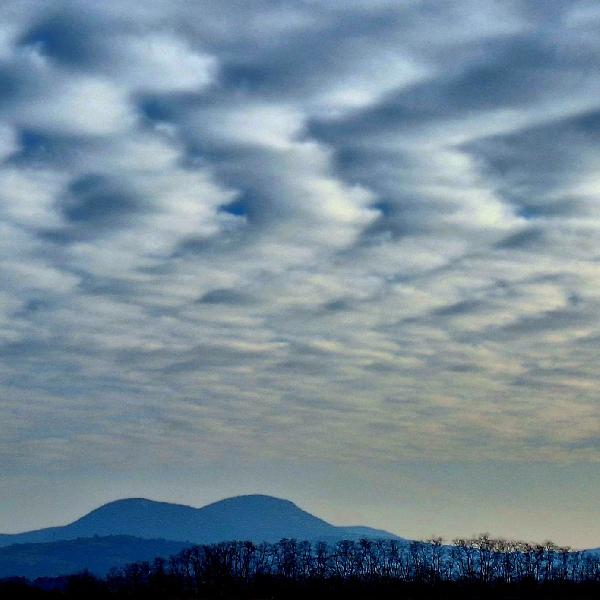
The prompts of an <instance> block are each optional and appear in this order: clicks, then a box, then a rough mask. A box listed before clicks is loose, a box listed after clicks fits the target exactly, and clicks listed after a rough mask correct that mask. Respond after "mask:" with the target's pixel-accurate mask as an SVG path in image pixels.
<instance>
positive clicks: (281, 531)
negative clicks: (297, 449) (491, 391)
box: [0, 495, 401, 547]
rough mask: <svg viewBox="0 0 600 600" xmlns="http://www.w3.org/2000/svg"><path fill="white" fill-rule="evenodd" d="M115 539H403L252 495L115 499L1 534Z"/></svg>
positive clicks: (39, 539) (18, 538) (23, 538)
mask: <svg viewBox="0 0 600 600" xmlns="http://www.w3.org/2000/svg"><path fill="white" fill-rule="evenodd" d="M116 535H125V536H133V537H137V538H142V539H157V538H162V539H165V540H171V541H177V542H189V543H192V544H207V543H215V542H222V541H229V540H252V541H255V542H262V541H271V542H273V541H278V540H280V539H281V538H284V537H287V538H297V539H306V540H324V541H335V540H339V539H344V538H345V539H359V538H362V537H368V538H373V539H375V538H395V539H401V538H398V537H397V536H395V535H393V534H391V533H388V532H386V531H381V530H378V529H371V528H369V527H338V526H335V525H332V524H330V523H327V522H326V521H324V520H323V519H319V518H318V517H315V516H314V515H311V514H310V513H308V512H306V511H304V510H302V509H301V508H299V507H298V506H296V505H295V504H294V503H293V502H290V501H289V500H282V499H279V498H273V497H272V496H264V495H249V496H237V497H234V498H227V499H225V500H221V501H219V502H215V503H213V504H209V505H207V506H204V507H202V508H193V507H191V506H185V505H181V504H171V503H167V502H155V501H153V500H147V499H145V498H129V499H125V500H117V501H115V502H110V503H108V504H105V505H103V506H101V507H99V508H97V509H96V510H93V511H92V512H90V513H88V514H87V515H85V516H83V517H81V518H80V519H78V520H76V521H74V522H73V523H70V524H68V525H64V526H61V527H49V528H46V529H38V530H36V531H28V532H24V533H17V534H4V535H0V547H1V546H8V545H12V544H24V543H43V542H55V541H63V540H74V539H77V538H89V537H93V536H116Z"/></svg>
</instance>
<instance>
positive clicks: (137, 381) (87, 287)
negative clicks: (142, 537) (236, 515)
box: [0, 0, 600, 546]
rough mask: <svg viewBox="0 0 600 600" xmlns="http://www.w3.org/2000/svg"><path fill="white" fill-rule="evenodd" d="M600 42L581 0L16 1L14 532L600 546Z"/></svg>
mask: <svg viewBox="0 0 600 600" xmlns="http://www.w3.org/2000/svg"><path fill="white" fill-rule="evenodd" d="M599 72H600V6H599V5H598V3H597V2H596V1H592V0H589V1H585V0H581V1H575V0H573V1H564V2H561V1H547V2H540V1H539V0H532V1H526V0H523V1H516V0H515V1H513V0H502V1H491V0H456V1H452V2H445V1H426V0H425V1H417V0H414V1H411V0H406V1H400V0H344V1H338V0H328V1H326V0H304V1H302V0H270V1H267V0H262V1H258V0H228V1H226V0H214V1H209V0H207V1H197V2H192V1H189V0H188V1H183V0H181V1H178V0H164V1H163V0H151V1H148V0H146V1H143V2H142V1H133V0H131V1H129V0H103V1H102V2H92V1H87V2H86V1H75V0H74V1H71V2H60V1H59V2H45V1H41V0H40V1H28V0H16V1H15V0H4V1H3V2H2V3H1V7H0V464H1V468H0V490H1V492H0V494H1V497H0V531H18V530H22V529H26V528H29V527H34V526H42V525H50V524H55V523H61V522H65V521H68V520H70V519H72V518H75V517H77V516H79V515H80V514H81V513H83V512H84V511H86V510H88V509H91V508H93V507H95V506H96V505H98V504H100V503H101V502H104V501H107V500H111V499H114V498H117V497H121V496H130V495H134V496H140V495H143V496H149V497H152V498H157V499H164V500H175V501H181V502H186V503H190V504H194V505H201V504H203V503H205V502H208V501H211V500H216V499H218V498H220V497H223V496H226V495H233V494H238V493H248V492H264V493H273V494H276V495H279V496H284V497H287V498H290V499H291V500H294V501H296V502H298V503H299V504H300V505H302V506H303V507H304V508H306V509H308V510H311V511H313V512H316V513H318V514H319V515H320V516H322V517H324V518H328V519H330V520H333V521H334V522H336V523H362V524H369V525H376V526H381V527H385V528H387V529H390V530H393V531H395V532H396V533H398V534H400V535H405V536H416V537H420V536H426V535H430V534H432V533H440V534H443V535H446V536H450V537H451V536H455V535H468V534H471V533H475V532H478V531H490V532H492V533H496V534H503V535H514V536H520V537H525V538H529V539H538V540H542V539H546V538H549V537H550V538H554V539H555V540H556V541H558V542H561V543H569V544H572V545H575V546H598V545H600V518H599V515H598V506H599V504H600V475H599V473H600V433H599V432H600V404H599V400H598V398H599V391H600V387H599V383H600V372H599V367H598V359H599V356H600V319H599V315H600V216H599V215H600V213H599V207H600V202H599V200H600V198H599V193H600V77H599Z"/></svg>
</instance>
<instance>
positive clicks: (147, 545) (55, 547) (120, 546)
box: [0, 535, 189, 579]
mask: <svg viewBox="0 0 600 600" xmlns="http://www.w3.org/2000/svg"><path fill="white" fill-rule="evenodd" d="M188 545H189V544H185V543H184V542H171V541H167V540H143V539H140V538H135V537H131V536H124V535H118V536H109V537H95V538H83V539H78V540H67V541H62V542H48V543H45V544H15V545H13V546H6V547H4V548H0V579H2V578H3V577H28V578H29V579H35V578H37V577H57V576H60V575H68V574H71V573H77V572H80V571H83V570H88V571H91V572H92V573H94V574H95V575H100V576H102V575H106V573H108V571H109V570H110V569H111V568H112V567H116V566H123V565H126V564H127V563H131V562H136V561H142V560H153V559H154V558H157V557H165V558H166V557H168V556H171V555H172V554H176V553H177V552H180V551H181V550H183V549H184V548H185V547H186V546H188Z"/></svg>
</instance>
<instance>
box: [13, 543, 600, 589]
mask: <svg viewBox="0 0 600 600" xmlns="http://www.w3.org/2000/svg"><path fill="white" fill-rule="evenodd" d="M13 583H14V582H13ZM38 583H39V582H38ZM77 586H79V588H81V586H87V588H86V591H85V593H83V592H81V590H80V593H77V594H75V596H73V597H78V596H79V595H81V594H83V596H85V597H87V598H94V597H98V598H104V597H111V596H112V597H116V598H173V599H175V598H216V597H230V598H231V597H248V598H288V597H289V598H292V597H306V595H312V596H314V597H315V598H319V597H325V596H327V597H332V596H336V597H337V596H339V597H345V598H348V597H355V596H356V595H357V594H359V591H360V594H361V595H363V596H364V597H367V596H372V597H376V596H377V597H386V594H387V593H388V592H389V594H390V595H393V596H395V597H398V590H404V591H405V592H406V590H412V592H411V593H412V595H406V594H404V597H407V598H409V597H414V598H417V597H423V598H425V597H434V596H431V593H432V590H434V589H445V590H446V591H447V592H448V590H450V592H451V591H452V590H454V591H456V590H462V591H460V593H459V592H457V594H459V595H457V596H456V597H463V598H469V597H487V596H486V595H484V596H477V595H475V596H471V595H469V594H470V593H471V592H470V591H469V590H471V591H472V590H475V589H487V590H488V591H489V590H496V592H497V591H498V590H502V589H507V588H511V590H512V591H511V594H512V595H510V594H509V595H510V597H515V598H516V597H521V596H518V595H515V590H524V589H527V590H529V592H528V593H527V595H526V596H522V597H537V596H535V594H534V593H533V592H532V591H531V590H532V589H533V590H538V591H539V590H540V589H543V590H546V591H548V590H551V591H552V590H555V591H556V590H563V591H564V589H568V590H569V591H568V593H567V592H565V594H566V595H565V596H564V597H572V598H576V597H577V598H578V597H582V598H583V597H585V598H587V597H588V596H587V595H585V594H587V592H588V591H590V590H592V592H590V594H591V595H590V596H589V597H590V598H592V597H599V596H598V592H599V591H600V557H599V556H598V555H593V554H590V553H587V554H586V553H583V552H579V551H575V550H572V549H570V548H565V547H559V546H557V545H555V544H553V543H552V542H545V543H542V544H530V543H527V542H522V541H514V540H504V539H497V538H493V537H490V536H489V535H487V534H483V535H479V536H476V537H472V538H464V539H463V538H461V539H456V540H454V541H453V543H452V544H448V545H446V544H444V542H443V540H442V539H441V538H431V539H429V540H425V541H421V542H417V541H415V542H403V541H401V540H393V539H391V540H383V539H382V540H369V539H362V540H359V541H352V540H342V541H339V542H336V543H326V542H309V541H298V540H295V539H282V540H281V541H279V542H277V543H261V544H256V543H253V542H250V541H245V542H227V543H220V544H210V545H202V546H194V547H190V548H187V549H185V550H183V551H181V552H179V553H178V554H176V555H174V556H171V557H170V558H166V559H165V558H157V559H155V560H154V561H152V562H137V563H132V564H129V565H127V566H125V567H122V568H119V569H113V570H112V571H111V572H110V573H109V574H108V575H107V576H106V577H105V578H103V579H98V578H95V577H93V576H91V575H89V574H80V575H78V576H73V577H71V578H65V579H64V580H62V583H61V584H60V585H58V584H57V585H54V586H53V585H52V584H49V583H48V582H46V583H45V588H46V589H47V590H50V591H51V592H54V593H58V592H59V591H60V592H61V593H67V595H68V593H69V590H70V591H73V589H75V590H77V589H79V588H78V587H77ZM532 586H533V587H532ZM37 587H38V588H39V587H40V586H39V585H38V586H37ZM42 587H44V586H42ZM394 590H395V591H394ZM419 590H420V591H421V592H423V594H425V595H419V593H420V592H419ZM424 590H425V591H427V593H425V592H424ZM465 590H466V591H465ZM450 592H448V593H446V595H444V596H443V597H455V596H453V595H452V593H450ZM496 592H494V593H496ZM584 592H585V594H584V595H583V596H582V595H581V593H584ZM427 594H429V595H427ZM561 594H562V592H561ZM578 594H580V595H578ZM83 596H82V597H83ZM15 597H17V596H15ZM21 597H25V596H21ZM356 597H358V596H356ZM400 597H402V595H400ZM435 597H437V596H435ZM440 597H442V596H440ZM490 597H504V596H490ZM507 597H508V596H507ZM540 597H554V596H548V595H544V596H540ZM556 597H557V598H558V597H563V596H562V595H558V596H556Z"/></svg>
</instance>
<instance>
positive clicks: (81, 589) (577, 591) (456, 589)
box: [0, 574, 600, 600]
mask: <svg viewBox="0 0 600 600" xmlns="http://www.w3.org/2000/svg"><path fill="white" fill-rule="evenodd" d="M0 598H2V599H3V600H12V599H15V600H20V599H22V600H29V599H32V600H33V599H39V600H53V599H55V600H71V599H73V600H75V599H77V600H113V599H114V600H121V599H130V600H154V599H156V600H188V599H190V600H191V599H206V600H217V599H219V600H320V599H328V600H337V599H340V600H342V599H344V600H354V599H356V600H359V599H360V600H369V599H374V600H380V599H381V600H387V599H389V600H392V599H393V600H403V599H404V600H428V599H436V600H442V599H444V600H445V599H449V600H454V599H456V600H476V599H477V600H484V599H486V600H487V599H492V600H521V599H522V600H525V599H527V600H530V599H533V600H536V599H539V600H541V599H544V600H545V599H556V600H558V599H560V600H598V598H600V584H599V583H594V582H586V583H572V582H561V583H557V582H554V583H535V582H528V583H527V582H519V583H513V584H507V583H488V584H482V583H479V582H438V583H417V582H403V581H396V580H389V581H386V580H380V581H354V580H337V581H332V580H328V581H325V580H315V581H303V582H297V581H286V580H284V579H280V578H272V577H268V578H264V579H259V580H257V581H254V582H252V583H250V584H245V585H227V584H226V585H222V586H207V587H205V588H204V589H203V590H201V591H200V590H197V591H194V592H191V591H190V590H187V591H186V590H182V589H178V586H177V585H174V584H173V583H172V582H171V584H169V583H168V582H162V583H158V582H155V583H154V584H153V585H144V586H139V587H137V588H136V587H131V588H130V589H124V588H121V589H119V588H114V587H111V586H110V585H109V584H108V583H107V582H106V581H102V580H99V579H96V578H94V577H93V576H90V575H86V574H82V575H76V576H70V577H67V578H59V579H53V580H39V581H36V582H28V581H27V580H5V581H1V582H0Z"/></svg>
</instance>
